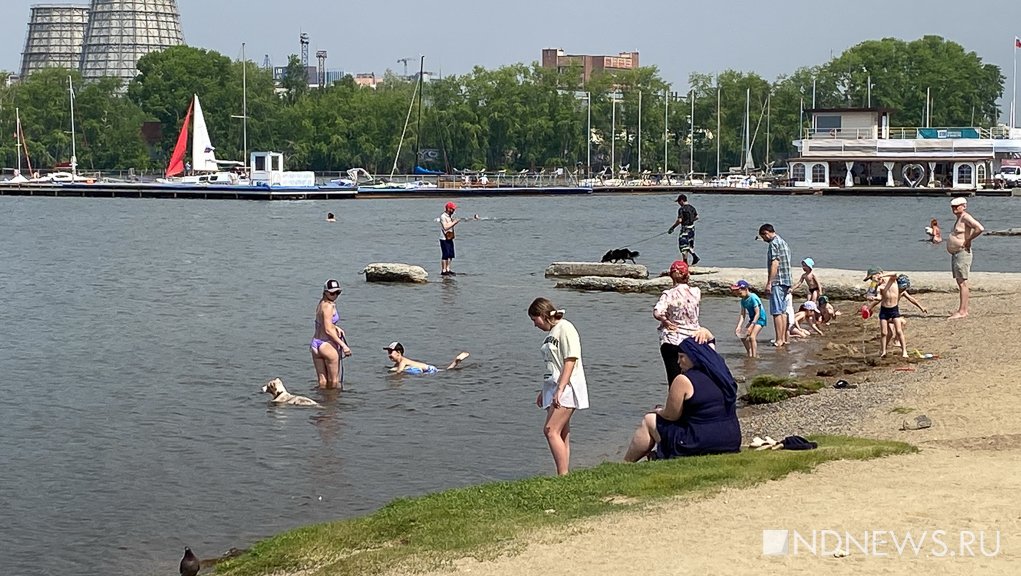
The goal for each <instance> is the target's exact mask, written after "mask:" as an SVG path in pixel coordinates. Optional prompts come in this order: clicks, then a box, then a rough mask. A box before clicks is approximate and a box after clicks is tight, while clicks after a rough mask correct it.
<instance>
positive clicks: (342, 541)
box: [216, 436, 915, 576]
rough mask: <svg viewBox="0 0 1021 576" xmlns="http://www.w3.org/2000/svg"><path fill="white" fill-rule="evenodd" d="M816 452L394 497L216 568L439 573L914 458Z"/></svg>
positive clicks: (675, 463) (849, 444)
mask: <svg viewBox="0 0 1021 576" xmlns="http://www.w3.org/2000/svg"><path fill="white" fill-rule="evenodd" d="M813 439H814V440H816V441H817V442H818V443H819V448H818V449H817V450H807V451H786V450H779V451H774V450H767V451H763V452H756V451H744V452H741V453H739V454H726V455H719V456H700V457H695V458H677V459H673V460H663V461H656V462H643V463H640V464H622V463H604V464H602V465H599V466H597V467H595V468H590V469H586V470H579V471H576V472H572V473H571V474H570V475H568V476H565V477H562V478H558V477H537V478H528V479H524V480H517V481H511V482H495V483H490V484H483V485H480V486H472V487H468V488H459V489H455V490H447V491H445V492H440V493H436V494H430V495H427V496H422V497H418V498H402V499H398V500H394V501H393V502H391V503H390V504H387V505H386V506H384V507H383V508H381V509H380V510H378V511H377V512H375V513H373V514H371V515H369V516H365V517H361V518H353V519H349V520H340V521H336V522H330V523H325V524H316V525H311V526H306V527H304V528H299V529H297V530H292V531H290V532H286V533H284V534H281V535H279V536H275V537H273V538H270V539H268V540H264V541H262V542H259V543H258V544H256V545H255V546H254V547H253V548H252V549H251V550H250V551H248V553H247V554H244V555H242V556H239V557H237V558H232V559H229V560H225V561H223V562H221V563H220V564H219V565H218V566H217V570H216V572H217V574H222V575H227V576H265V575H268V574H273V573H281V572H288V571H298V570H307V571H308V572H307V573H308V574H314V575H330V576H343V575H361V574H371V573H381V572H387V571H391V570H394V569H396V568H403V569H405V570H410V571H415V570H426V569H430V568H438V567H440V566H443V565H445V564H449V563H450V562H452V561H454V560H456V559H459V558H464V557H469V556H471V557H476V558H480V559H485V558H494V557H496V556H498V555H499V554H502V553H508V552H513V550H514V544H515V543H516V542H520V540H519V539H520V538H521V537H523V536H527V535H528V534H531V533H534V532H536V531H538V530H542V529H544V528H553V527H560V526H564V525H566V524H568V523H570V522H572V521H576V520H580V519H584V518H590V517H594V516H598V515H600V514H606V513H609V512H613V511H618V510H641V509H642V508H643V507H645V506H647V505H648V504H650V503H652V502H655V501H657V500H660V499H663V498H667V497H673V496H678V495H691V496H701V495H706V494H711V493H714V492H716V491H717V490H719V489H721V488H724V487H744V486H750V485H752V484H756V483H759V482H765V481H768V480H775V479H778V478H782V477H784V476H786V475H788V474H790V473H792V472H808V471H810V470H812V469H813V468H814V467H816V466H817V465H819V464H821V463H823V462H827V461H831V460H864V459H869V458H878V457H883V456H889V455H893V454H904V453H910V452H914V451H915V448H914V447H912V446H910V445H908V444H904V443H902V442H889V441H878V440H866V439H858V438H848V437H841V436H816V437H813Z"/></svg>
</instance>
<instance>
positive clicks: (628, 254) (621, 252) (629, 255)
mask: <svg viewBox="0 0 1021 576" xmlns="http://www.w3.org/2000/svg"><path fill="white" fill-rule="evenodd" d="M637 257H638V251H637V250H628V249H627V248H617V249H614V250H610V251H608V252H607V253H606V254H603V259H602V260H600V262H624V261H625V260H630V261H631V263H632V264H635V263H636V262H635V258H637Z"/></svg>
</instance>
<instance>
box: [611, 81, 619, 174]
mask: <svg viewBox="0 0 1021 576" xmlns="http://www.w3.org/2000/svg"><path fill="white" fill-rule="evenodd" d="M611 97H612V98H613V102H612V103H611V104H610V110H611V112H610V118H611V120H610V176H611V177H612V178H616V175H617V169H616V168H614V166H613V163H614V162H616V160H617V93H616V92H613V93H612V95H611Z"/></svg>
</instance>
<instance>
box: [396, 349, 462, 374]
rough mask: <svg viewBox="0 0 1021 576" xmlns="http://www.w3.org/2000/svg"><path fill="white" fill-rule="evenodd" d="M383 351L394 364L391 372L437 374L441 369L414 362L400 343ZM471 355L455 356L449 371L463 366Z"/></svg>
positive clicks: (448, 367) (448, 368)
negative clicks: (405, 354)
mask: <svg viewBox="0 0 1021 576" xmlns="http://www.w3.org/2000/svg"><path fill="white" fill-rule="evenodd" d="M383 350H386V355H387V357H388V358H390V361H391V362H393V363H394V365H393V366H391V367H390V371H391V372H398V373H404V374H435V373H437V372H439V369H438V368H437V367H436V366H433V365H432V364H426V363H425V362H419V361H418V360H412V359H411V358H407V357H405V356H404V345H403V344H401V343H400V342H391V343H390V344H388V345H387V346H386V347H385V348H383ZM469 355H470V354H468V353H467V352H461V353H460V354H458V355H457V356H454V360H453V361H451V362H450V365H449V366H447V370H453V369H454V368H457V367H458V366H460V365H461V362H463V361H464V359H465V358H467V357H468V356H469Z"/></svg>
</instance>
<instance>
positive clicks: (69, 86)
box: [67, 76, 78, 179]
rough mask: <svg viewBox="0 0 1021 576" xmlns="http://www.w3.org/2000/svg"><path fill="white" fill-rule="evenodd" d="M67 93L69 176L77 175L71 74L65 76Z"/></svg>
mask: <svg viewBox="0 0 1021 576" xmlns="http://www.w3.org/2000/svg"><path fill="white" fill-rule="evenodd" d="M67 93H68V94H70V102H71V176H72V177H73V176H77V175H78V155H77V154H76V150H75V145H74V85H73V84H71V76H68V77H67ZM72 179H73V178H72Z"/></svg>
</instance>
